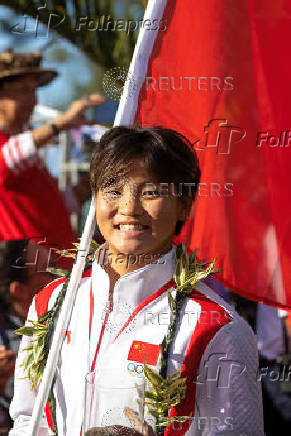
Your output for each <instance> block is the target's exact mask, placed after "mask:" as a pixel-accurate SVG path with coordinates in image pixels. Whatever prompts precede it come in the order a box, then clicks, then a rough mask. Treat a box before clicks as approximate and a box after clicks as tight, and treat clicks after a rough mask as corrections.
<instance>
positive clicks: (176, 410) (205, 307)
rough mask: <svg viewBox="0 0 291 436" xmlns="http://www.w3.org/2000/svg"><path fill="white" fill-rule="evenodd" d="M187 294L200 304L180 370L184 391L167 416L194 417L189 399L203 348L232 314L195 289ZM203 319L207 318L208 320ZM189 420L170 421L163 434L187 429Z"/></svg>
mask: <svg viewBox="0 0 291 436" xmlns="http://www.w3.org/2000/svg"><path fill="white" fill-rule="evenodd" d="M190 298H192V299H193V300H194V301H195V302H197V303H199V304H200V306H201V312H200V318H199V320H197V324H196V327H195V329H194V332H193V334H192V336H191V339H190V342H189V344H188V347H187V350H186V356H185V359H184V362H183V365H182V370H181V377H186V379H187V381H186V384H187V388H186V395H185V398H184V399H183V400H182V401H181V402H180V403H179V404H178V405H177V406H176V407H172V408H171V409H170V413H169V416H191V417H192V418H194V414H195V401H193V399H195V394H196V383H195V382H196V380H197V375H198V370H199V365H200V362H201V358H202V356H203V353H204V350H205V348H206V346H207V345H208V344H209V342H210V341H211V339H212V338H213V337H214V336H215V334H216V333H217V332H218V330H219V329H220V328H221V327H222V326H224V325H226V324H228V323H229V322H230V321H231V320H232V317H231V315H230V314H229V313H228V312H227V311H226V310H225V309H224V308H223V307H222V306H219V304H217V303H215V302H214V301H211V300H209V299H208V298H207V297H205V296H204V295H203V294H201V293H200V292H198V291H196V290H194V291H193V292H192V293H191V295H190ZM212 314H215V315H218V318H216V319H214V318H213V319H212ZM203 318H206V319H203ZM206 320H209V322H207V321H206ZM191 422H192V421H191V420H188V421H186V422H183V423H180V424H179V425H177V424H175V423H173V424H172V425H170V426H168V427H167V428H166V431H165V436H171V435H173V436H174V435H175V436H183V435H184V434H185V433H186V432H187V430H188V429H189V427H190V425H191Z"/></svg>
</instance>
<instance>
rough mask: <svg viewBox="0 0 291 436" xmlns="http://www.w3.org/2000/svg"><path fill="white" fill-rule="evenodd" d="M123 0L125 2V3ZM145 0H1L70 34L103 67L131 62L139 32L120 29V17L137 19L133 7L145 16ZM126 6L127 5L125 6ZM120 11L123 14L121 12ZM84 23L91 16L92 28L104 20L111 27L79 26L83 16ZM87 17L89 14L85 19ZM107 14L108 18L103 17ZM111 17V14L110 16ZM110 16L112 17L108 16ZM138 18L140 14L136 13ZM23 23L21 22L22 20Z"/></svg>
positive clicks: (69, 38) (126, 64)
mask: <svg viewBox="0 0 291 436" xmlns="http://www.w3.org/2000/svg"><path fill="white" fill-rule="evenodd" d="M122 3H123V4H122ZM145 3H146V2H145V0H131V2H130V3H128V2H127V1H125V0H123V1H122V0H120V1H119V2H117V1H116V0H115V1H114V0H47V1H45V0H43V1H36V0H30V1H29V2H27V0H13V2H11V0H1V1H0V4H1V5H3V6H7V7H9V8H10V9H12V10H13V11H14V12H15V13H17V14H19V15H22V16H23V17H25V16H29V17H33V18H35V19H36V20H38V21H39V22H41V23H43V24H45V25H46V26H47V27H48V28H50V29H53V30H54V31H55V32H57V34H58V35H60V36H62V37H63V38H66V39H67V40H68V41H70V42H71V43H72V44H74V45H75V46H77V47H78V48H80V49H81V50H82V51H83V52H84V53H85V54H86V55H88V56H89V58H91V59H92V60H93V62H94V63H96V64H98V65H99V66H102V67H103V68H107V69H108V68H112V67H115V66H128V65H129V63H130V60H131V57H132V53H133V49H134V45H135V42H136V35H137V33H136V32H133V31H125V30H123V31H122V30H121V29H119V30H116V25H115V24H114V23H116V20H117V19H118V18H119V19H121V20H124V21H125V22H128V20H134V17H133V12H131V11H133V8H139V9H138V10H139V15H140V17H139V18H142V17H141V15H142V14H143V8H144V6H145ZM122 6H123V8H122ZM117 11H118V12H119V14H120V11H122V12H123V16H122V17H120V15H119V16H117ZM81 17H83V23H89V21H90V20H91V21H92V22H91V29H92V28H93V29H94V28H95V27H96V26H95V25H94V23H96V25H97V24H98V23H99V26H98V27H99V29H100V28H102V25H101V24H102V20H104V21H105V23H108V22H109V21H111V24H110V23H109V25H108V24H107V26H105V28H106V27H107V30H104V27H103V30H98V29H97V30H89V27H88V24H86V25H83V26H82V27H80V30H79V31H77V30H76V29H77V28H78V27H79V26H78V25H79V23H80V18H81ZM84 17H87V20H85V18H84ZM102 17H104V18H102ZM106 17H107V18H106ZM108 17H110V19H108ZM135 18H136V17H135ZM19 26H20V23H19Z"/></svg>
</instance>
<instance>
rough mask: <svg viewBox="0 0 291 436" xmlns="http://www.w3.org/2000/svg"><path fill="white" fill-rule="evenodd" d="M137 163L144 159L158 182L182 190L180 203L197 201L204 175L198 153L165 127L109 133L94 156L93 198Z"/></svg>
mask: <svg viewBox="0 0 291 436" xmlns="http://www.w3.org/2000/svg"><path fill="white" fill-rule="evenodd" d="M136 159H142V160H143V161H144V163H145V165H146V168H147V170H148V171H149V172H150V173H152V174H153V176H155V178H156V179H157V180H158V181H159V182H161V183H163V182H167V183H172V184H173V185H174V186H175V189H176V190H179V195H181V196H180V199H181V200H185V198H186V197H188V203H190V204H191V203H192V202H193V201H194V200H195V196H196V193H197V190H198V185H199V181H200V175H201V173H200V168H199V164H198V158H197V156H196V152H195V150H194V148H193V146H192V144H191V143H190V142H189V141H188V139H187V138H186V137H185V136H183V135H182V134H180V133H179V132H177V131H176V130H172V129H166V128H163V127H151V128H140V127H126V126H118V127H113V128H112V129H110V130H108V131H107V132H106V133H105V134H104V135H103V136H102V137H101V139H100V141H99V143H98V144H97V145H96V149H95V150H94V152H93V155H92V160H91V167H90V182H91V188H92V192H93V194H95V193H96V192H97V191H98V190H99V189H102V188H103V187H104V186H105V184H106V183H107V182H108V180H112V179H113V178H118V179H119V178H123V177H125V176H126V175H127V173H128V172H129V171H130V170H131V168H132V167H131V164H132V163H133V162H134V160H136ZM189 184H191V185H189ZM190 186H191V189H189V187H190ZM176 192H177V191H176ZM189 197H190V199H189ZM189 200H190V201H189ZM189 211H190V208H189V210H188V212H189ZM182 224H183V222H179V223H178V226H177V228H176V232H175V234H178V233H179V232H180V230H181V227H182Z"/></svg>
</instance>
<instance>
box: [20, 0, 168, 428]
mask: <svg viewBox="0 0 291 436" xmlns="http://www.w3.org/2000/svg"><path fill="white" fill-rule="evenodd" d="M166 3H167V0H149V2H148V5H147V8H146V11H145V14H144V21H145V20H153V19H154V18H155V19H159V17H160V19H161V18H162V15H163V11H164V7H165V5H166ZM157 32H158V29H157V30H152V31H148V30H145V28H142V29H141V30H140V32H139V36H138V41H137V44H136V47H135V50H134V54H133V58H132V62H131V65H130V68H129V75H128V76H129V80H126V82H125V86H124V90H123V94H122V97H121V100H120V103H119V107H118V111H117V113H116V117H115V121H114V126H118V125H122V124H123V125H131V124H132V123H133V122H134V115H135V112H136V108H137V103H138V96H139V92H140V89H141V86H142V84H143V82H144V79H145V74H146V70H147V64H148V60H149V55H150V53H149V52H148V50H149V51H150V52H151V50H152V47H153V44H154V41H155V39H156V36H157ZM146 51H147V56H145V52H146ZM131 75H132V79H130V76H131ZM95 208H96V201H95V198H94V197H92V200H91V205H90V210H89V213H88V216H87V219H86V224H85V228H84V231H83V234H82V237H81V240H80V245H79V249H78V252H77V257H76V261H75V263H74V265H73V269H72V273H71V276H70V279H69V284H68V289H67V292H66V296H65V298H64V302H63V304H62V307H61V311H60V315H59V318H58V321H57V324H56V328H55V331H54V335H53V339H52V344H51V347H50V351H49V354H48V359H47V363H46V367H45V369H44V373H43V378H42V382H41V384H40V387H39V390H38V394H37V397H36V400H35V403H34V407H33V412H32V418H31V422H30V427H29V432H28V435H29V436H37V435H38V429H39V425H40V420H41V417H42V414H43V410H44V408H45V404H46V402H47V398H48V394H49V391H50V389H51V385H52V381H53V377H54V374H55V371H56V368H57V363H58V359H59V354H60V351H61V348H62V344H63V339H64V333H65V332H66V330H67V327H68V324H69V321H70V317H71V313H72V309H73V306H74V302H75V299H76V295H77V291H78V286H79V284H80V281H81V278H82V274H83V271H84V268H85V261H86V256H87V254H88V252H89V248H90V244H91V240H92V235H93V232H94V229H95Z"/></svg>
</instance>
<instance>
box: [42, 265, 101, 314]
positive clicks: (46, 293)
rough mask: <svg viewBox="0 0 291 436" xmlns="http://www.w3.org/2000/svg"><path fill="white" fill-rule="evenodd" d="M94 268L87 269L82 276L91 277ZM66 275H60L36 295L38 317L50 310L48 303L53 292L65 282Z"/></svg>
mask: <svg viewBox="0 0 291 436" xmlns="http://www.w3.org/2000/svg"><path fill="white" fill-rule="evenodd" d="M91 274H92V268H89V269H87V271H85V272H84V273H83V275H82V278H86V277H91ZM66 280H67V279H66V277H60V278H59V279H56V280H54V281H53V282H51V283H49V284H48V285H47V286H46V287H45V288H43V289H42V290H41V291H40V292H39V293H38V294H37V295H36V297H35V308H36V312H37V317H38V318H39V317H40V316H42V315H43V314H44V313H45V312H47V310H48V303H49V300H50V298H51V296H52V293H53V292H54V290H55V289H56V287H57V286H59V285H61V284H62V283H65V281H66Z"/></svg>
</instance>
